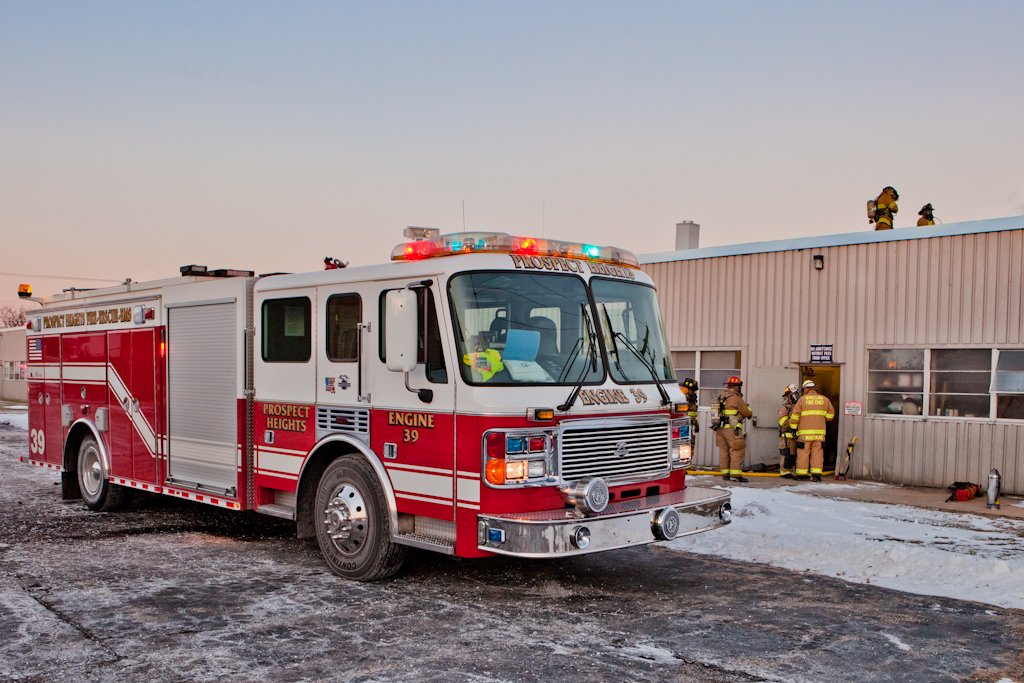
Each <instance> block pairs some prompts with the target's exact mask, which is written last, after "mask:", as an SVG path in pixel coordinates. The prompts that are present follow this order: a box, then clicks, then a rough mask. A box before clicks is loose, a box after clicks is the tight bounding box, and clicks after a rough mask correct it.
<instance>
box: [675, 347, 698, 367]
mask: <svg viewBox="0 0 1024 683" xmlns="http://www.w3.org/2000/svg"><path fill="white" fill-rule="evenodd" d="M672 365H674V366H675V368H676V369H677V370H678V369H680V368H695V367H697V352H696V351H673V352H672Z"/></svg>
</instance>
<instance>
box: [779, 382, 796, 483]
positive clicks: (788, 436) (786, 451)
mask: <svg viewBox="0 0 1024 683" xmlns="http://www.w3.org/2000/svg"><path fill="white" fill-rule="evenodd" d="M799 398H800V390H799V389H797V388H796V385H795V384H790V385H789V386H788V387H786V388H785V390H783V392H782V405H781V406H779V455H780V456H782V460H781V461H780V462H779V476H781V477H784V478H785V479H792V478H793V468H794V467H795V466H796V433H795V432H794V431H793V429H792V427H790V426H789V418H790V413H791V411H792V410H793V404H794V403H796V402H797V400H798V399H799Z"/></svg>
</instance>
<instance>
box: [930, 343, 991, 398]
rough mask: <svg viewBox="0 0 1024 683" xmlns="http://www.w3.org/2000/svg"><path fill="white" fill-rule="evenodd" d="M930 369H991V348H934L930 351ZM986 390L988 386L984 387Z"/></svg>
mask: <svg viewBox="0 0 1024 683" xmlns="http://www.w3.org/2000/svg"><path fill="white" fill-rule="evenodd" d="M932 370H984V371H985V372H991V371H992V351H991V349H935V350H933V351H932ZM985 391H988V388H987V387H986V388H985Z"/></svg>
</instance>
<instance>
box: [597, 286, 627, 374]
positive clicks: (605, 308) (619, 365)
mask: <svg viewBox="0 0 1024 683" xmlns="http://www.w3.org/2000/svg"><path fill="white" fill-rule="evenodd" d="M601 310H602V311H604V322H605V324H606V325H607V326H608V333H609V334H610V335H611V342H612V354H613V355H614V356H615V367H617V368H618V369H619V374H620V375H622V376H623V377H625V376H626V371H625V370H623V369H622V362H621V361H619V345H618V344H616V343H615V328H613V327H612V319H611V316H609V315H608V306H607V305H605V304H603V303H602V304H601Z"/></svg>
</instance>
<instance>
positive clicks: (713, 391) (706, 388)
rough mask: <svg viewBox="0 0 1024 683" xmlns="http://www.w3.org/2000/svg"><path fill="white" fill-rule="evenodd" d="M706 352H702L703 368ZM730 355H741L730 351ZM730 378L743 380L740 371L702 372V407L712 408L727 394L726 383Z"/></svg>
mask: <svg viewBox="0 0 1024 683" xmlns="http://www.w3.org/2000/svg"><path fill="white" fill-rule="evenodd" d="M705 353H706V352H702V353H701V354H700V356H701V359H702V361H701V365H702V366H703V365H704V363H703V358H704V355H705ZM728 353H731V354H736V355H737V356H738V355H739V352H738V351H729V352H728ZM730 377H739V378H740V379H741V380H742V379H743V375H742V374H741V373H740V371H739V370H703V369H702V370H701V371H700V386H701V390H700V405H702V406H710V405H711V404H712V403H713V402H714V401H715V400H716V399H717V398H718V397H719V396H721V395H722V394H723V393H725V389H726V386H725V383H726V382H727V381H729V378H730Z"/></svg>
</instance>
